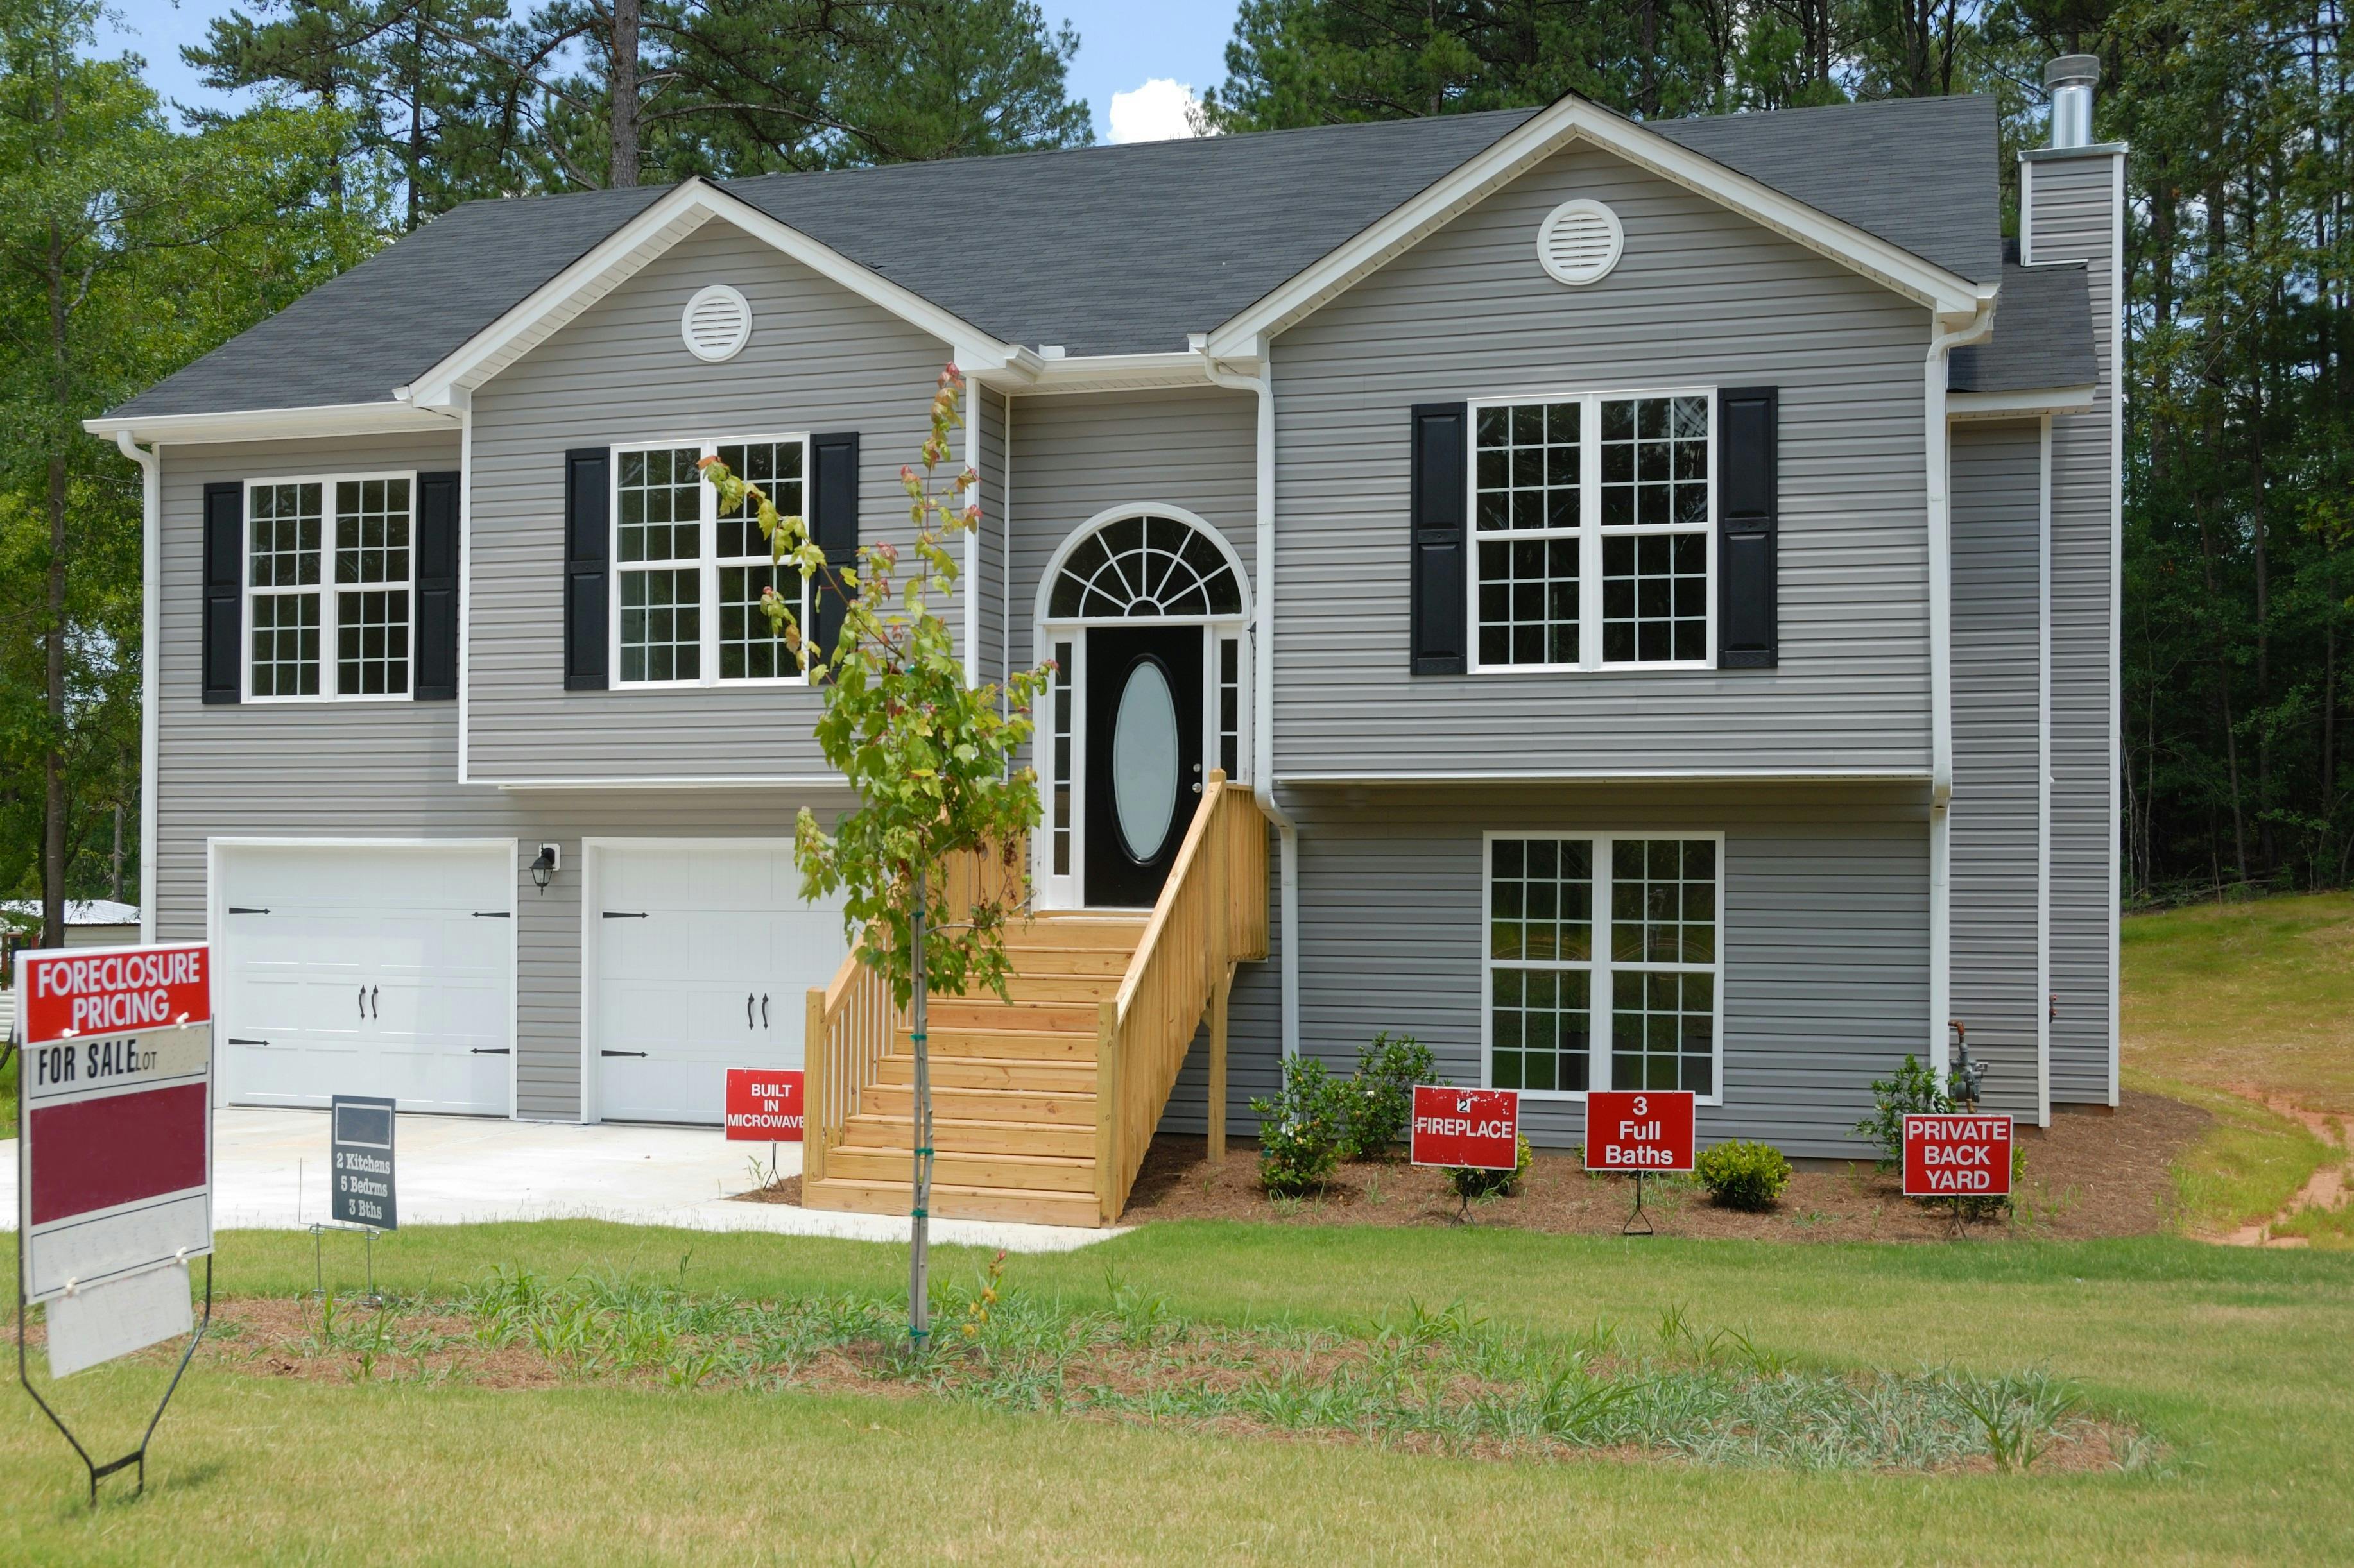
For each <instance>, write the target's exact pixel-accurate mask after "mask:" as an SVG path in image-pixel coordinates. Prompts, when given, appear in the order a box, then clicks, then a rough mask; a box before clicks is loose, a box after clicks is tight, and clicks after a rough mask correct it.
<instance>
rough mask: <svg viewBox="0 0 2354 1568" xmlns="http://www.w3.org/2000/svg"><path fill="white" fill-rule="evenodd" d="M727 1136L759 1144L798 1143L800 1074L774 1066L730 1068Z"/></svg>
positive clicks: (728, 1070)
mask: <svg viewBox="0 0 2354 1568" xmlns="http://www.w3.org/2000/svg"><path fill="white" fill-rule="evenodd" d="M727 1136H728V1137H729V1138H730V1139H736V1140H739V1141H750V1142H757V1143H799V1142H800V1141H801V1074H799V1073H783V1072H779V1071H777V1070H776V1069H774V1068H771V1067H730V1068H728V1069H727Z"/></svg>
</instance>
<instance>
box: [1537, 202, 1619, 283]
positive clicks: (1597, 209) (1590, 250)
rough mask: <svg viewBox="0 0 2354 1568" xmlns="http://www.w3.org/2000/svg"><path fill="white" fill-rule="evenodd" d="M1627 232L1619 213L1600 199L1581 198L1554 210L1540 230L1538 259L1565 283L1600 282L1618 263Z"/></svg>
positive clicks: (1538, 235)
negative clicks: (1620, 224)
mask: <svg viewBox="0 0 2354 1568" xmlns="http://www.w3.org/2000/svg"><path fill="white" fill-rule="evenodd" d="M1626 243H1627V231H1626V230H1625V229H1623V228H1619V227H1618V215H1617V213H1615V212H1612V211H1611V210H1610V209H1609V208H1608V207H1604V206H1603V205H1602V204H1601V203H1600V202H1598V201H1587V200H1585V198H1583V197H1580V198H1579V199H1578V200H1576V201H1565V202H1564V203H1562V204H1561V205H1560V206H1559V207H1555V208H1553V211H1552V213H1551V214H1549V215H1548V216H1547V217H1546V218H1545V220H1544V227H1543V228H1540V229H1538V230H1537V260H1539V261H1542V262H1543V263H1544V270H1546V271H1548V272H1550V273H1552V274H1553V276H1554V277H1555V278H1557V279H1559V280H1560V281H1563V282H1564V283H1570V284H1580V283H1593V282H1598V281H1601V280H1602V278H1603V277H1604V276H1605V275H1606V274H1607V273H1608V272H1609V270H1610V269H1611V268H1613V267H1616V266H1617V265H1618V252H1619V250H1620V249H1622V248H1624V246H1625V245H1626Z"/></svg>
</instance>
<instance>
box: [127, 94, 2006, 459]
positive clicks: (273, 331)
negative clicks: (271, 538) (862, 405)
mask: <svg viewBox="0 0 2354 1568" xmlns="http://www.w3.org/2000/svg"><path fill="white" fill-rule="evenodd" d="M1536 112H1537V111H1534V110H1506V111H1495V112H1491V113H1484V114H1460V115H1445V116H1440V117H1437V118H1434V119H1427V120H1405V121H1385V122H1373V123H1367V124H1352V125H1333V126H1321V127H1317V128H1313V129H1310V130H1303V131H1276V132H1258V133H1257V134H1253V135H1246V136H1220V137H1211V138H1205V139H1203V140H1199V141H1181V142H1157V143H1143V144H1139V145H1128V146H1110V147H1090V148H1079V149H1075V150H1072V151H1067V152H1056V153H1030V154H1014V155H1010V156H1004V157H996V158H976V159H967V160H958V161H950V162H942V163H931V164H893V165H888V166H885V167H882V168H872V169H848V170H841V171H835V172H828V173H822V174H809V175H765V176H762V177H759V178H756V179H750V180H743V181H737V182H735V183H734V184H732V185H729V186H728V189H730V190H731V191H733V192H734V193H735V194H737V196H741V197H743V198H744V199H745V200H746V201H748V202H749V203H751V204H752V205H753V206H755V207H758V208H760V209H761V210H762V211H765V212H768V213H769V214H771V215H773V216H774V217H778V218H779V219H780V220H782V221H784V222H786V223H789V224H791V225H792V226H793V227H795V228H799V229H801V230H802V231H803V232H804V233H807V234H810V235H811V236H812V237H814V238H817V239H819V240H821V241H822V242H823V243H825V244H827V245H829V246H832V248H833V249H837V250H839V251H841V252H843V254H844V255H847V256H849V257H851V258H852V259H853V260H857V261H859V262H862V263H864V265H866V266H868V267H871V268H873V269H874V270H876V271H878V272H881V273H883V274H884V275H885V276H887V277H889V278H892V279H893V280H895V281H897V282H900V283H902V284H905V285H906V286H907V287H908V288H910V289H912V290H914V291H916V292H917V293H919V294H922V295H924V296H925V297H927V298H928V299H930V300H932V301H933V302H936V303H938V304H939V305H941V306H942V307H944V308H945V309H947V310H949V311H951V312H953V313H956V314H958V315H960V316H962V317H963V318H965V319H966V320H968V321H970V322H971V323H973V324H975V325H976V326H979V327H981V328H982V329H983V330H985V331H988V332H991V333H993V334H996V335H997V336H998V337H999V338H1001V339H1002V340H1003V341H1006V342H1011V343H1026V344H1062V345H1064V347H1065V348H1066V349H1067V350H1068V351H1069V352H1070V353H1071V354H1074V355H1095V354H1117V353H1149V352H1174V351H1177V350H1181V349H1182V348H1183V347H1184V345H1185V334H1187V333H1189V332H1199V331H1204V330H1206V329H1208V328H1210V327H1213V326H1215V325H1217V324H1218V323H1220V322H1222V321H1224V320H1225V319H1226V318H1227V317H1229V316H1232V315H1233V314H1235V313H1236V312H1238V311H1240V310H1241V309H1243V308H1244V307H1245V306H1246V305H1248V304H1249V303H1250V302H1253V301H1254V300H1257V299H1258V298H1259V297H1260V296H1262V295H1264V294H1265V293H1267V291H1269V290H1271V289H1273V288H1274V287H1275V286H1276V285H1278V283H1280V282H1282V281H1284V280H1285V279H1287V278H1288V277H1290V276H1292V275H1293V274H1294V273H1296V272H1298V271H1299V270H1301V269H1303V268H1305V267H1306V266H1308V265H1309V264H1310V263H1311V262H1312V261H1314V260H1316V259H1317V258H1319V257H1320V256H1322V255H1324V254H1325V253H1327V252H1328V251H1330V250H1331V249H1334V248H1335V247H1337V246H1338V245H1340V244H1341V242H1342V241H1344V240H1346V239H1347V238H1349V237H1350V236H1352V235H1353V234H1355V233H1357V232H1358V231H1359V230H1361V229H1363V228H1365V227H1366V226H1367V225H1369V224H1371V223H1373V221H1374V220H1375V219H1377V218H1379V217H1381V216H1382V215H1383V214H1384V213H1386V212H1388V211H1389V210H1391V209H1392V208H1393V207H1395V206H1396V205H1397V204H1398V203H1400V202H1402V201H1404V200H1405V199H1406V198H1407V197H1408V196H1412V195H1414V194H1415V193H1416V192H1417V191H1420V190H1422V189H1423V188H1424V187H1426V186H1427V185H1430V184H1431V183H1432V182H1433V181H1435V180H1437V179H1438V178H1439V177H1440V176H1442V175H1445V174H1446V173H1447V171H1449V170H1451V169H1453V168H1455V167H1456V166H1458V164H1462V163H1463V162H1464V161H1465V160H1467V159H1469V158H1470V157H1472V156H1473V155H1475V154H1478V153H1479V152H1480V151H1481V150H1482V149H1484V148H1486V147H1488V146H1489V145H1490V144H1492V143H1494V142H1495V141H1496V140H1497V139H1498V138H1500V137H1501V136H1503V135H1504V134H1505V133H1506V132H1510V131H1511V129H1512V128H1513V127H1515V126H1517V125H1520V124H1522V123H1523V122H1526V121H1527V120H1528V119H1529V118H1530V116H1531V115H1532V114H1534V113H1536ZM1651 129H1653V130H1655V131H1658V132H1659V133H1660V134H1662V135H1664V136H1667V137H1669V138H1670V139H1671V140H1673V141H1676V142H1678V143H1682V144H1683V145H1685V146H1687V147H1690V148H1691V149H1692V150H1693V151H1695V152H1698V153H1700V154H1702V155H1704V156H1706V157H1709V158H1712V159H1714V160H1716V161H1717V162H1719V163H1722V164H1726V165H1727V166H1729V167H1731V168H1734V169H1737V170H1739V171H1740V172H1742V173H1744V174H1746V175H1750V176H1752V177H1753V178H1755V179H1758V180H1761V181H1763V182H1765V184H1767V185H1774V186H1776V188H1778V189H1781V190H1783V191H1785V192H1787V194H1789V195H1791V196H1797V198H1798V199H1800V200H1802V201H1805V202H1808V204H1809V205H1811V206H1814V207H1819V208H1820V209H1821V210H1823V211H1825V212H1828V213H1829V214H1831V215H1832V216H1834V217H1840V218H1842V219H1844V220H1846V221H1848V222H1850V223H1852V224H1854V225H1856V226H1857V227H1859V228H1865V229H1868V230H1870V231H1871V232H1872V233H1875V234H1878V235H1880V236H1882V238H1886V239H1888V240H1890V241H1891V242H1893V243H1894V244H1897V245H1900V246H1903V247H1904V248H1905V249H1908V250H1911V251H1913V252H1914V253H1915V254H1917V255H1919V256H1922V257H1923V258H1925V260H1930V261H1933V262H1935V263H1937V264H1939V265H1941V266H1944V267H1946V268H1947V269H1948V270H1952V271H1955V272H1957V273H1959V274H1961V275H1962V276H1963V277H1966V278H1968V279H1971V280H1972V281H1992V280H1993V278H1994V277H1995V276H1996V273H1997V270H1998V269H1999V265H2000V254H1999V244H2000V241H1999V238H1998V237H1999V213H1998V208H1997V202H1998V199H1999V196H1998V189H1997V179H1996V172H1997V169H1996V156H1997V154H1996V139H1995V120H1994V107H1993V104H1992V103H1991V101H1988V100H1985V99H1974V98H1949V99H1923V100H1914V101H1904V102H1894V103H1880V104H1856V105H1847V106H1841V107H1836V108H1827V109H1810V110H1796V111H1780V112H1777V113H1773V114H1743V115H1727V116H1722V117H1719V118H1715V119H1707V120H1688V121H1663V122H1653V124H1652V126H1651ZM1931 192H1934V193H1935V195H1934V197H1932V198H1929V199H1925V193H1931ZM661 194H662V192H661V190H659V189H656V188H641V189H637V190H629V191H600V192H591V193H586V194H582V195H578V196H542V197H535V198H530V199H525V200H510V201H485V202H472V203H468V204H467V205H465V206H463V207H457V208H455V209H453V210H452V211H451V212H449V213H447V214H444V215H443V216H442V217H440V218H438V219H436V220H435V221H434V222H432V223H430V224H429V225H427V226H426V227H425V228H421V229H419V231H418V232H417V233H415V234H412V235H410V236H408V238H404V239H402V240H401V241H399V242H398V244H396V245H393V246H391V247H389V248H387V249H386V250H384V251H383V252H381V253H379V254H378V255H376V256H375V257H373V258H371V259H370V260H368V261H366V262H365V263H364V264H362V265H361V266H358V267H355V268H354V269H353V270H351V271H349V272H347V273H345V274H344V275H343V276H342V277H339V278H337V279H335V280H334V281H332V282H329V283H326V284H323V285H322V286H321V287H319V288H318V289H315V290H313V291H312V292H311V293H309V294H307V295H305V296H303V297H302V299H300V300H297V301H296V302H293V303H292V304H291V305H289V306H288V307H287V308H286V309H285V310H283V311H281V312H280V313H278V314H277V315H275V316H273V317H271V318H270V320H268V321H266V322H264V323H261V324H260V325H259V326H257V327H255V328H253V329H252V330H251V331H249V332H247V333H246V334H243V335H241V336H239V337H238V338H236V339H234V340H233V341H231V342H229V343H228V344H223V345H222V346H221V347H219V348H217V349H216V350H214V351H213V352H212V353H211V354H209V355H206V356H205V357H203V358H202V359H199V360H197V361H196V363H195V364H193V365H190V366H187V367H186V368H185V369H183V370H181V371H180V372H179V373H177V374H176V375H175V376H171V377H169V378H167V379H166V380H164V381H163V382H161V383H159V384H158V385H157V386H155V387H152V388H150V389H149V390H147V391H146V392H143V393H142V394H141V395H140V396H138V397H134V398H133V399H132V400H131V401H130V402H128V403H126V404H124V405H123V406H122V408H119V409H117V410H115V412H116V413H117V414H119V415H126V416H133V417H137V416H154V415H167V414H188V413H209V412H216V411H229V410H241V409H260V408H300V407H305V406H311V405H318V404H333V403H367V402H379V401H384V400H387V399H389V398H390V397H391V396H392V389H393V388H394V387H398V386H402V385H404V384H406V383H407V382H408V381H409V380H410V379H412V378H413V377H415V376H417V375H419V374H420V373H421V372H423V371H424V370H425V369H426V368H427V367H429V366H431V365H433V364H434V363H436V362H437V361H439V360H440V359H441V358H443V357H445V356H446V355H449V354H450V353H451V351H452V350H454V349H456V348H457V347H458V346H459V345H460V344H462V343H464V342H465V341H466V340H467V339H468V338H470V337H472V335H473V334H475V333H477V332H479V331H481V330H482V328H483V327H485V326H487V325H489V324H490V323H492V322H493V321H494V320H496V319H497V318H498V316H499V315H501V314H502V313H504V312H505V311H507V310H509V309H511V308H512V307H513V306H514V305H515V304H516V303H518V302H521V301H522V300H523V299H524V298H525V296H526V295H528V294H529V293H530V292H531V291H532V290H534V289H535V288H537V287H538V286H539V285H540V284H541V283H543V282H545V281H546V280H547V279H548V278H550V277H552V276H554V275H555V274H556V273H557V272H558V271H560V270H563V269H564V268H565V267H566V266H567V265H568V264H569V263H571V262H572V261H574V260H578V258H579V257H580V256H581V255H582V254H583V253H585V252H586V251H588V249H591V248H593V247H594V246H595V245H596V244H597V243H598V242H599V240H601V239H603V238H605V237H606V236H607V235H609V234H610V233H611V232H612V231H613V230H614V229H616V228H620V226H621V225H622V224H623V223H625V222H627V221H628V220H629V219H630V218H631V217H633V216H635V215H636V214H637V213H638V212H640V211H641V210H642V209H643V208H644V207H646V206H647V205H648V204H649V203H651V202H652V201H653V200H655V199H656V198H657V197H659V196H661Z"/></svg>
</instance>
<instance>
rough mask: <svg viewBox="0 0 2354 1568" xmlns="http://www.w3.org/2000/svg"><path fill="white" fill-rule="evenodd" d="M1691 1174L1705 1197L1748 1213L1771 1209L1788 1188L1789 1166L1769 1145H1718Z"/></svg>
mask: <svg viewBox="0 0 2354 1568" xmlns="http://www.w3.org/2000/svg"><path fill="white" fill-rule="evenodd" d="M1694 1173H1695V1174H1696V1175H1698V1176H1699V1177H1700V1183H1701V1185H1702V1186H1703V1187H1705V1188H1707V1189H1708V1192H1709V1196H1711V1197H1712V1198H1714V1199H1715V1200H1716V1201H1717V1202H1720V1203H1723V1205H1724V1206H1725V1207H1726V1208H1728V1209H1741V1210H1744V1211H1745V1212H1747V1213H1764V1212H1765V1210H1767V1209H1770V1208H1772V1207H1773V1206H1774V1204H1775V1202H1776V1201H1777V1200H1779V1199H1780V1197H1781V1196H1782V1189H1783V1188H1785V1187H1787V1186H1788V1185H1789V1184H1790V1162H1789V1161H1788V1160H1785V1159H1783V1158H1782V1151H1781V1150H1778V1149H1776V1148H1775V1147H1774V1146H1773V1145H1772V1144H1770V1143H1744V1142H1742V1141H1739V1140H1737V1139H1736V1140H1735V1141H1734V1142H1732V1143H1720V1144H1718V1145H1717V1146H1716V1147H1715V1148H1714V1149H1711V1150H1706V1151H1705V1152H1703V1153H1702V1155H1701V1157H1700V1162H1699V1164H1698V1166H1697V1167H1695V1171H1694Z"/></svg>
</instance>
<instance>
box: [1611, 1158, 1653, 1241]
mask: <svg viewBox="0 0 2354 1568" xmlns="http://www.w3.org/2000/svg"><path fill="white" fill-rule="evenodd" d="M1637 1220H1640V1221H1642V1222H1643V1228H1642V1229H1641V1230H1639V1231H1638V1230H1637V1229H1636V1228H1635V1222H1636V1221H1637ZM1618 1234H1620V1235H1622V1236H1649V1235H1657V1234H1659V1233H1658V1232H1657V1231H1655V1230H1653V1229H1652V1228H1651V1216H1650V1215H1649V1214H1647V1213H1644V1212H1643V1172H1642V1171H1636V1172H1635V1212H1634V1213H1631V1214H1628V1216H1627V1223H1626V1224H1623V1225H1620V1226H1619V1227H1618Z"/></svg>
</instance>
